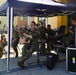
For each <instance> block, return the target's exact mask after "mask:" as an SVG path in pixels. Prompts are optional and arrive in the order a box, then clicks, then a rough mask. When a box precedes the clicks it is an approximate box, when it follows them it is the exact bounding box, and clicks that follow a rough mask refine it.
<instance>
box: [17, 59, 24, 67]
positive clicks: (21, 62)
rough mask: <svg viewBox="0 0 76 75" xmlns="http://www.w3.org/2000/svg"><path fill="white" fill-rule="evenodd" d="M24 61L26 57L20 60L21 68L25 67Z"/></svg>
mask: <svg viewBox="0 0 76 75" xmlns="http://www.w3.org/2000/svg"><path fill="white" fill-rule="evenodd" d="M24 62H25V59H22V60H21V61H18V63H17V65H18V66H20V67H21V68H24V67H25V65H24Z"/></svg>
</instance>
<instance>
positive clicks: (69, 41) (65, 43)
mask: <svg viewBox="0 0 76 75" xmlns="http://www.w3.org/2000/svg"><path fill="white" fill-rule="evenodd" d="M71 30H72V32H73V33H70V32H69V33H68V34H67V35H65V36H64V37H63V38H62V44H63V46H64V47H65V48H66V47H67V46H69V45H71V44H74V34H75V27H74V26H72V28H71Z"/></svg>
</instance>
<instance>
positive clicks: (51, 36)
mask: <svg viewBox="0 0 76 75" xmlns="http://www.w3.org/2000/svg"><path fill="white" fill-rule="evenodd" d="M47 33H48V36H47V37H48V38H47V49H48V51H49V52H50V51H51V50H52V48H53V43H54V39H55V38H54V37H55V32H54V31H53V30H52V29H51V25H47Z"/></svg>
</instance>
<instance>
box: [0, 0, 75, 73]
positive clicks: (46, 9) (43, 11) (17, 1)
mask: <svg viewBox="0 0 76 75" xmlns="http://www.w3.org/2000/svg"><path fill="white" fill-rule="evenodd" d="M67 11H73V12H74V11H76V5H73V4H63V3H58V2H56V1H53V0H7V1H6V3H4V4H3V5H2V6H1V7H0V15H2V16H5V15H7V25H8V29H7V31H8V42H7V44H8V52H7V72H9V58H10V57H9V55H10V45H11V38H12V25H13V19H14V16H16V15H27V16H52V15H50V14H54V13H63V14H65V13H66V12H67ZM54 15H58V14H54Z"/></svg>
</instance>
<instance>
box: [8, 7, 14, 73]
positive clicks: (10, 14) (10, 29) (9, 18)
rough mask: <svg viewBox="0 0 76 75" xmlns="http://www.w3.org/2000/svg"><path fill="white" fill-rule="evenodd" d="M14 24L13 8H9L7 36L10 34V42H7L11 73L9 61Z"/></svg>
mask: <svg viewBox="0 0 76 75" xmlns="http://www.w3.org/2000/svg"><path fill="white" fill-rule="evenodd" d="M12 24H13V8H12V7H8V8H7V28H8V29H7V34H8V41H7V47H8V51H7V72H9V61H10V48H11V40H12Z"/></svg>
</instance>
